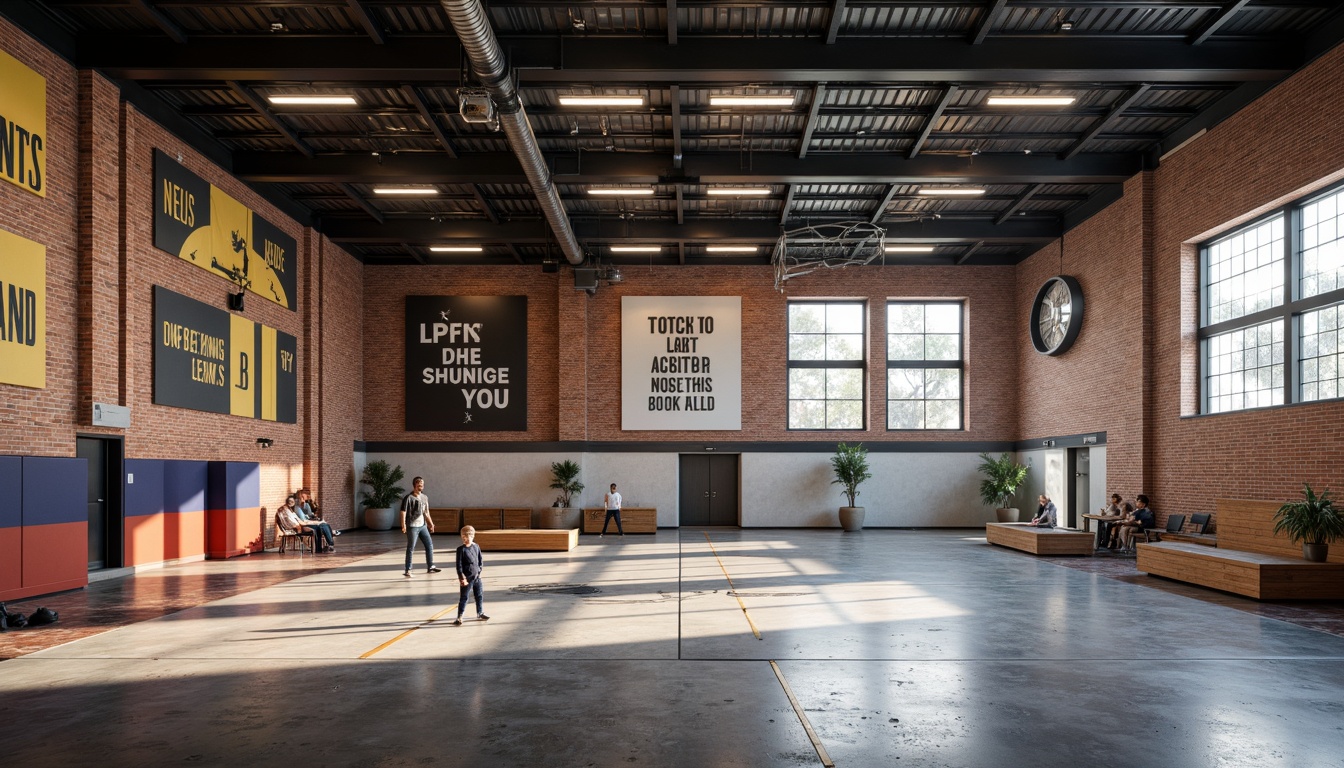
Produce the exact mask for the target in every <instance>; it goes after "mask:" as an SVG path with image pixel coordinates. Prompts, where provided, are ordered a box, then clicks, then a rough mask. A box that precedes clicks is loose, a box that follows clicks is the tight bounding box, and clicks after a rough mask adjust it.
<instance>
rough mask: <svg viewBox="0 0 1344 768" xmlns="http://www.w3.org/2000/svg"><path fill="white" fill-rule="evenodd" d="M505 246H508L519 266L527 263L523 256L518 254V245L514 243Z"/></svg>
mask: <svg viewBox="0 0 1344 768" xmlns="http://www.w3.org/2000/svg"><path fill="white" fill-rule="evenodd" d="M505 245H506V246H508V249H509V254H510V255H512V256H513V260H514V261H516V262H518V263H519V264H525V263H527V262H526V261H524V259H523V254H521V253H519V252H518V247H517V246H516V245H514V244H513V243H505Z"/></svg>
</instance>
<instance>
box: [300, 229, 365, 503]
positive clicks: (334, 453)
mask: <svg viewBox="0 0 1344 768" xmlns="http://www.w3.org/2000/svg"><path fill="white" fill-rule="evenodd" d="M319 250H320V257H319V260H318V261H317V262H316V263H317V264H319V265H320V269H321V281H320V287H319V296H320V301H321V305H320V308H319V310H318V312H317V314H316V316H315V317H314V321H315V322H320V323H321V329H322V340H321V349H320V350H319V352H318V355H317V357H318V363H317V366H318V368H319V371H318V373H319V377H318V398H319V399H318V407H317V411H316V413H315V414H314V415H313V421H315V422H316V423H317V424H318V425H319V434H320V437H319V438H318V440H317V441H316V442H315V443H314V444H315V445H318V446H319V447H320V459H319V465H318V467H317V471H316V472H315V473H312V472H310V473H309V476H310V477H311V478H312V479H311V480H310V481H309V482H308V485H309V487H311V488H312V489H313V494H314V497H315V498H316V499H317V500H318V501H319V502H320V503H321V504H322V509H323V510H324V511H323V514H324V515H325V517H326V519H327V521H328V522H330V523H331V524H332V525H333V526H335V527H337V528H352V527H354V524H355V521H354V520H353V519H352V512H351V510H352V509H353V505H354V499H353V492H352V490H351V489H352V488H353V487H354V481H355V478H354V464H353V455H354V444H355V441H356V440H360V439H362V438H363V435H364V424H363V419H362V413H363V403H364V377H363V367H364V341H363V334H364V324H363V318H364V316H363V313H362V312H361V311H360V306H361V304H363V302H364V294H363V267H362V266H361V265H360V263H359V262H358V261H356V260H355V258H354V257H353V256H351V255H350V254H348V253H346V252H345V251H343V250H341V249H340V248H338V247H336V246H335V245H332V244H331V242H330V241H328V240H326V239H325V238H323V239H321V241H320V243H319ZM310 412H311V411H310Z"/></svg>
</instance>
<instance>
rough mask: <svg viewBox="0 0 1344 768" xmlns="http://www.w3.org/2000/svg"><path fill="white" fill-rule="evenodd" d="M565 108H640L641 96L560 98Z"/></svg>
mask: <svg viewBox="0 0 1344 768" xmlns="http://www.w3.org/2000/svg"><path fill="white" fill-rule="evenodd" d="M560 105H561V106H565V107H642V106H644V97H643V96H561V97H560Z"/></svg>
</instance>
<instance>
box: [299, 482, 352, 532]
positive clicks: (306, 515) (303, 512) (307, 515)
mask: <svg viewBox="0 0 1344 768" xmlns="http://www.w3.org/2000/svg"><path fill="white" fill-rule="evenodd" d="M294 498H295V501H296V503H295V505H294V514H296V515H298V516H299V520H300V521H303V522H307V521H309V520H312V521H314V522H317V521H321V520H322V510H320V509H318V506H317V502H316V501H314V500H313V492H312V491H310V490H308V489H307V488H300V489H299V490H297V491H295V492H294ZM328 527H330V526H328ZM331 533H332V535H333V536H340V535H341V532H340V531H335V530H334V531H332V532H331Z"/></svg>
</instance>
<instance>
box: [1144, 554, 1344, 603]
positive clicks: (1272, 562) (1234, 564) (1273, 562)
mask: <svg viewBox="0 0 1344 768" xmlns="http://www.w3.org/2000/svg"><path fill="white" fill-rule="evenodd" d="M1138 553H1139V555H1138V569H1139V570H1140V571H1142V572H1143V573H1147V574H1151V575H1153V576H1163V577H1165V578H1168V579H1174V580H1176V581H1184V582H1189V583H1191V584H1198V585H1200V586H1202V587H1209V588H1211V589H1217V590H1221V591H1223V592H1231V593H1232V594H1235V595H1244V596H1246V597H1251V598H1255V599H1256V600H1338V599H1344V564H1341V563H1312V562H1308V561H1306V560H1303V559H1301V558H1300V557H1299V558H1292V557H1284V556H1282V555H1270V554H1264V553H1260V552H1245V551H1242V550H1235V549H1223V548H1216V549H1215V548H1210V547H1207V546H1203V545H1201V544H1193V543H1190V542H1185V541H1160V542H1153V543H1151V544H1143V543H1141V544H1139V545H1138Z"/></svg>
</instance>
